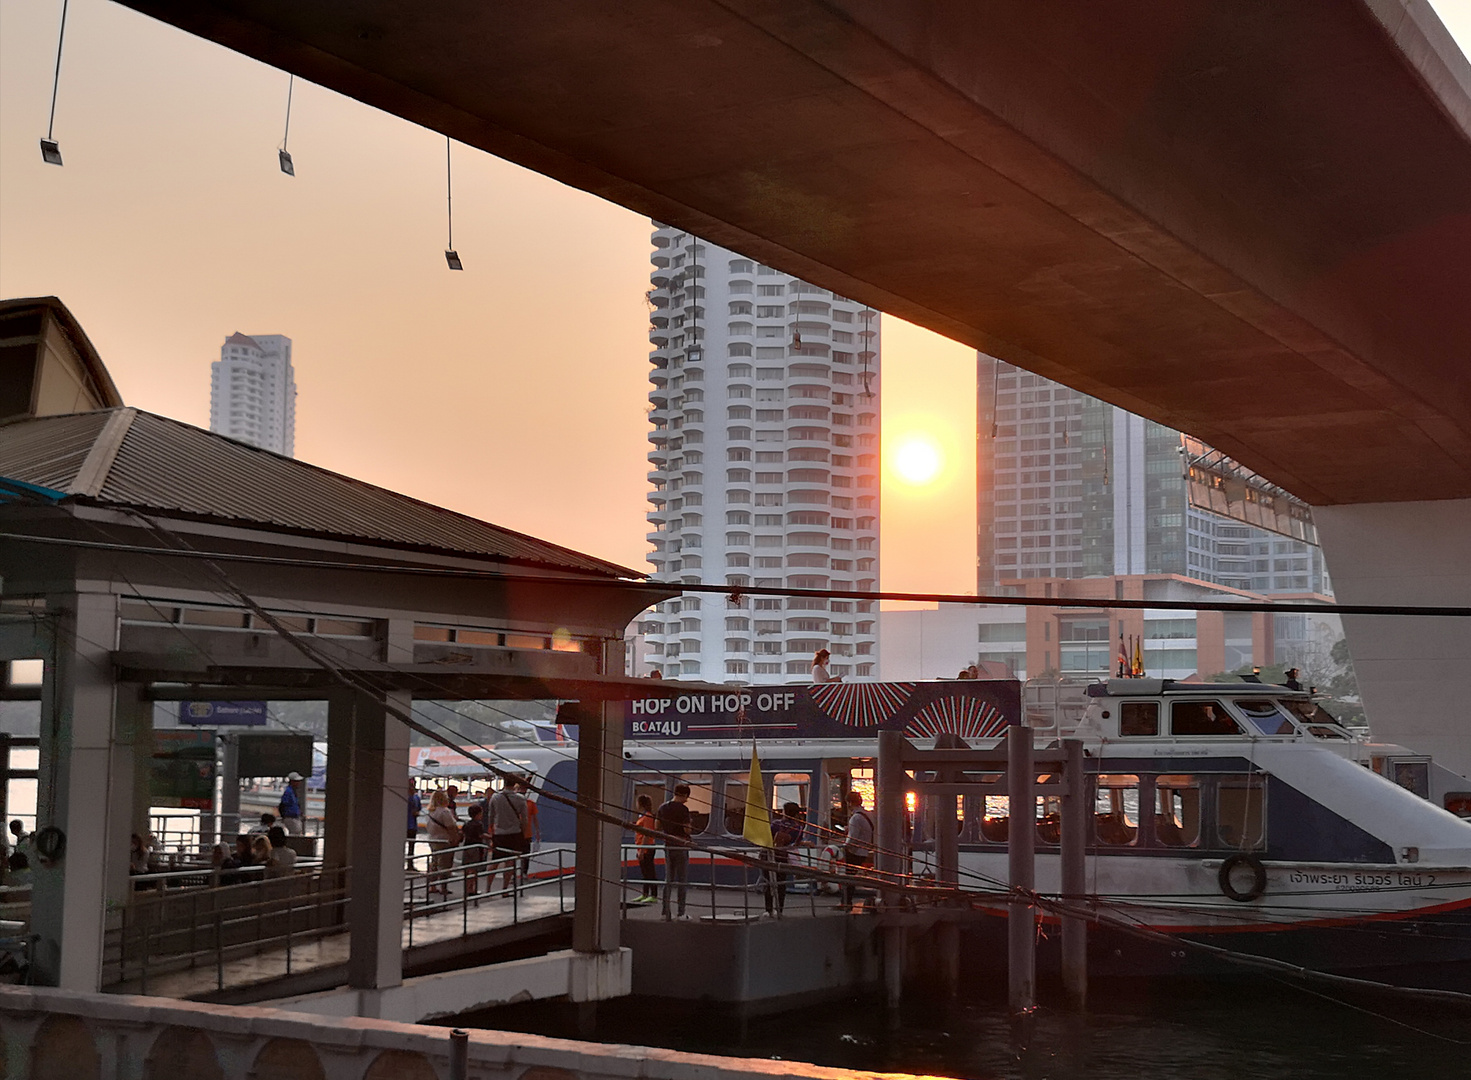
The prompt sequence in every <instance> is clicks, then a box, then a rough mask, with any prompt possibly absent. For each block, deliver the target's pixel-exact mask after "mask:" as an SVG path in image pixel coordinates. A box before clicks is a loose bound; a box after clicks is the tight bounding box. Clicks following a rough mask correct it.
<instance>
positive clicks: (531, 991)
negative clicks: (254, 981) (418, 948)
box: [271, 949, 633, 1023]
mask: <svg viewBox="0 0 1471 1080" xmlns="http://www.w3.org/2000/svg"><path fill="white" fill-rule="evenodd" d="M632 970H633V958H632V954H631V953H630V951H629V950H628V949H619V950H618V951H616V952H607V953H579V952H573V951H572V950H570V949H567V950H562V951H559V952H554V953H549V954H548V955H546V956H531V957H527V958H525V959H523V960H511V961H508V962H506V963H501V964H486V965H484V966H482V967H473V968H461V969H460V970H458V971H445V972H441V973H439V974H437V975H422V976H419V977H418V978H413V979H405V980H404V981H403V983H402V984H401V985H399V986H390V987H386V988H384V989H381V990H353V989H348V988H342V989H338V990H328V991H325V992H323V993H318V994H304V995H302V996H300V997H294V998H281V999H278V1000H276V1001H273V1002H272V1003H271V1004H273V1005H276V1006H278V1007H280V1008H283V1009H291V1010H293V1011H300V1012H308V1013H319V1014H322V1015H325V1016H373V1017H377V1018H379V1019H381V1020H395V1021H400V1022H403V1023H420V1022H422V1021H425V1020H440V1019H445V1018H448V1017H454V1016H459V1015H462V1014H463V1013H466V1012H478V1011H480V1010H482V1009H488V1008H492V1007H494V1006H497V1005H508V1004H512V1003H519V1002H523V1001H543V1000H546V999H548V998H566V999H567V1000H569V1001H605V1000H607V999H608V998H614V997H622V996H624V995H625V994H627V993H628V992H629V989H630V987H631V985H632Z"/></svg>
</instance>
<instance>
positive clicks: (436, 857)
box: [424, 789, 460, 896]
mask: <svg viewBox="0 0 1471 1080" xmlns="http://www.w3.org/2000/svg"><path fill="white" fill-rule="evenodd" d="M424 831H425V832H426V833H427V834H428V838H429V870H430V875H429V889H428V892H430V893H436V892H437V893H441V894H443V895H445V896H448V895H449V889H448V888H446V887H445V884H444V881H445V878H446V877H447V876H448V874H449V871H450V869H451V868H452V867H453V866H454V865H455V852H454V849H455V848H457V847H459V846H460V823H459V820H458V819H457V818H456V817H455V812H454V811H453V810H451V809H450V805H449V796H448V795H447V794H446V793H445V792H444V791H443V789H440V790H437V791H435V792H434V794H433V795H431V796H429V813H428V814H427V815H426V817H425V825H424Z"/></svg>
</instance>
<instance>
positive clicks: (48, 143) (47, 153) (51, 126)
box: [41, 0, 67, 165]
mask: <svg viewBox="0 0 1471 1080" xmlns="http://www.w3.org/2000/svg"><path fill="white" fill-rule="evenodd" d="M66 5H67V0H61V32H60V33H59V34H57V36H56V74H55V75H54V76H53V77H52V79H51V119H50V120H49V121H48V122H47V124H46V137H45V138H44V139H42V140H41V160H42V161H44V162H45V163H46V164H47V165H60V164H61V144H60V143H58V142H57V141H56V138H55V131H56V91H57V89H58V88H60V86H61V46H62V44H63V43H64V42H65V41H66Z"/></svg>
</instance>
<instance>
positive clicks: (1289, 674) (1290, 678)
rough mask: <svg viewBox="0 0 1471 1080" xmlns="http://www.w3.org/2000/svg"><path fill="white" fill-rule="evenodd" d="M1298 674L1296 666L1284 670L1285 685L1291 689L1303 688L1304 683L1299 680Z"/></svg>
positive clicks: (1283, 683)
mask: <svg viewBox="0 0 1471 1080" xmlns="http://www.w3.org/2000/svg"><path fill="white" fill-rule="evenodd" d="M1297 675H1298V671H1297V668H1295V667H1290V668H1288V669H1287V670H1286V671H1284V672H1283V673H1282V685H1283V686H1285V687H1287V689H1289V690H1301V689H1302V683H1300V682H1298V681H1297Z"/></svg>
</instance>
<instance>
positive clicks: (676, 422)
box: [640, 226, 879, 683]
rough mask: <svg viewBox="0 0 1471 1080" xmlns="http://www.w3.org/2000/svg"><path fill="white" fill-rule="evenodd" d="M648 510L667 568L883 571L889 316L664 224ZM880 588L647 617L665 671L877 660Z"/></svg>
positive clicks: (671, 607)
mask: <svg viewBox="0 0 1471 1080" xmlns="http://www.w3.org/2000/svg"><path fill="white" fill-rule="evenodd" d="M653 244H654V249H655V250H654V254H653V263H654V267H655V269H654V272H653V274H652V275H651V281H652V284H653V288H652V289H651V290H650V291H649V302H650V304H651V305H652V308H653V310H652V313H651V315H650V320H651V322H652V326H653V328H652V329H651V330H650V332H649V340H650V341H651V343H652V345H653V348H652V350H651V352H650V360H651V362H652V364H653V370H652V371H651V373H650V380H651V381H652V382H653V384H654V386H653V390H652V391H651V392H650V394H649V400H650V402H652V406H653V407H652V410H651V412H650V417H649V418H650V420H651V422H652V424H653V430H652V431H651V432H650V433H649V440H650V442H651V443H652V444H653V447H652V449H651V451H650V452H649V461H650V462H651V463H652V465H653V471H652V472H650V473H649V480H650V482H651V484H652V490H651V491H650V493H649V501H650V502H651V503H652V504H653V509H652V510H651V511H650V512H649V523H650V526H651V528H652V531H651V532H650V533H649V540H650V542H651V543H652V544H653V547H654V550H653V552H652V553H651V554H650V555H649V561H650V562H652V563H653V564H654V576H655V577H656V578H657V579H659V580H661V581H677V582H689V583H693V582H706V583H715V584H722V585H744V586H763V585H764V586H786V587H789V588H808V589H843V590H850V589H851V590H854V591H860V592H866V591H873V590H875V589H877V588H878V554H879V552H878V546H879V533H878V516H879V396H878V395H879V318H878V313H877V312H876V311H874V310H873V309H872V308H868V307H866V306H865V305H863V304H859V303H856V302H854V301H852V300H847V299H845V298H843V297H841V296H835V295H834V294H833V293H831V292H829V291H828V290H826V289H821V288H818V287H817V286H816V285H810V284H808V283H807V282H804V281H801V280H799V279H797V278H793V277H790V276H788V275H786V274H783V273H780V272H779V271H777V270H773V269H772V268H770V267H768V266H762V265H760V264H758V263H756V262H754V261H752V260H751V259H747V258H745V257H743V256H741V255H738V254H736V253H735V252H732V251H726V250H725V249H723V248H719V247H716V246H714V245H713V244H708V243H706V242H705V241H702V240H698V239H696V238H695V237H693V236H691V235H690V234H689V233H686V232H681V231H680V230H678V229H672V228H666V227H663V226H656V227H655V231H654V235H653ZM877 620H878V614H877V605H876V604H875V603H874V602H873V601H863V600H827V599H821V600H819V599H807V598H786V599H783V598H778V597H770V598H768V597H748V598H745V599H744V600H743V601H742V602H741V603H740V604H738V605H733V604H731V603H729V602H728V601H727V600H726V598H725V597H723V596H705V597H701V596H698V595H694V594H688V595H686V596H684V597H682V598H681V599H679V600H672V601H668V602H666V603H663V604H660V605H659V606H658V609H657V610H655V611H653V612H651V613H649V614H648V615H647V616H645V618H644V619H643V620H642V625H641V627H640V629H641V631H642V637H643V642H644V644H643V646H642V650H641V655H642V657H643V659H644V661H645V662H647V663H648V664H649V666H650V667H651V668H652V669H655V670H658V671H660V672H661V673H662V674H663V675H664V676H666V677H675V676H683V677H686V678H700V679H706V680H709V681H713V682H723V681H732V682H768V683H770V682H782V681H785V680H790V679H793V678H804V677H806V676H807V674H808V672H809V671H810V669H811V665H812V654H813V653H814V652H815V651H816V650H817V649H821V648H826V649H829V650H831V652H832V662H831V665H830V668H831V670H832V671H833V673H834V674H839V675H847V676H850V677H852V676H873V675H876V674H877V668H876V666H875V664H876V655H875V654H876V652H877V649H878V626H877Z"/></svg>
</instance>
